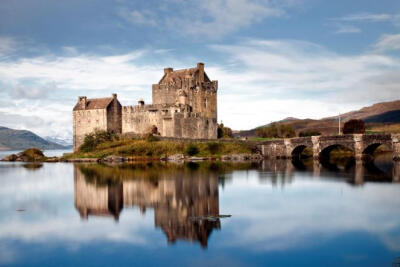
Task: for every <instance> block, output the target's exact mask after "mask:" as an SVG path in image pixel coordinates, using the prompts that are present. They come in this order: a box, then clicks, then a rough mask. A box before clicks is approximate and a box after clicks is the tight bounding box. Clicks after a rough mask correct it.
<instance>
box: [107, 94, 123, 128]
mask: <svg viewBox="0 0 400 267" xmlns="http://www.w3.org/2000/svg"><path fill="white" fill-rule="evenodd" d="M113 98H114V99H113V102H112V103H111V104H110V105H109V106H108V107H107V130H108V131H110V132H113V133H122V121H121V120H122V106H121V104H120V103H119V101H118V100H117V95H116V94H113Z"/></svg>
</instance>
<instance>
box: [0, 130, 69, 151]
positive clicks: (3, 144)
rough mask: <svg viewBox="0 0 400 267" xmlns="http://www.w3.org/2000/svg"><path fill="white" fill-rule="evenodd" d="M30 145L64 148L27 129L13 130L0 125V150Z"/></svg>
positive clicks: (24, 147)
mask: <svg viewBox="0 0 400 267" xmlns="http://www.w3.org/2000/svg"><path fill="white" fill-rule="evenodd" d="M30 147H36V148H40V149H64V148H65V147H64V146H61V145H59V144H56V143H53V142H49V141H47V140H45V139H43V138H41V137H40V136H38V135H36V134H34V133H32V132H30V131H27V130H14V129H10V128H6V127H1V126H0V150H22V149H27V148H30Z"/></svg>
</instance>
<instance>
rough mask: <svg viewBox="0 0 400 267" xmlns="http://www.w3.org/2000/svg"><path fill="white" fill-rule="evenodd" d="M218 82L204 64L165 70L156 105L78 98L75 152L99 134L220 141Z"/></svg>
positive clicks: (155, 93)
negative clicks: (150, 135) (151, 134)
mask: <svg viewBox="0 0 400 267" xmlns="http://www.w3.org/2000/svg"><path fill="white" fill-rule="evenodd" d="M217 90H218V81H211V80H210V79H209V77H208V76H207V74H206V73H205V71H204V64H203V63H198V64H197V67H196V68H190V69H183V70H173V69H172V68H165V69H164V75H163V77H162V78H161V80H160V81H159V82H158V84H153V86H152V98H153V104H151V105H145V103H144V101H143V100H139V101H138V104H137V105H135V106H121V104H120V103H119V101H118V99H117V95H116V94H113V95H112V97H109V98H94V99H87V98H86V97H79V99H78V103H77V104H76V105H75V107H74V109H73V132H74V133H73V134H74V151H76V150H77V149H78V148H79V147H80V146H81V145H82V143H83V140H84V138H85V135H86V134H88V133H91V132H93V131H95V130H96V129H97V130H104V131H110V132H114V133H118V134H120V133H122V134H125V133H134V134H139V135H141V134H147V133H150V132H152V133H156V134H159V135H161V136H166V137H177V138H192V139H215V138H217V128H218V125H217Z"/></svg>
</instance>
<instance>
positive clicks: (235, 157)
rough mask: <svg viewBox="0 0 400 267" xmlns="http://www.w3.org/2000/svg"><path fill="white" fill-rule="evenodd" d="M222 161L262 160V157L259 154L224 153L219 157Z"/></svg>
mask: <svg viewBox="0 0 400 267" xmlns="http://www.w3.org/2000/svg"><path fill="white" fill-rule="evenodd" d="M221 159H222V160H224V161H248V160H262V159H263V157H262V155H260V154H232V155H224V156H222V157H221Z"/></svg>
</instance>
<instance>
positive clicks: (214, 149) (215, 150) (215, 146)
mask: <svg viewBox="0 0 400 267" xmlns="http://www.w3.org/2000/svg"><path fill="white" fill-rule="evenodd" d="M220 147H221V146H220V144H219V143H216V142H212V143H207V148H208V151H210V153H211V155H215V154H217V153H218V151H219V149H220Z"/></svg>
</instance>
